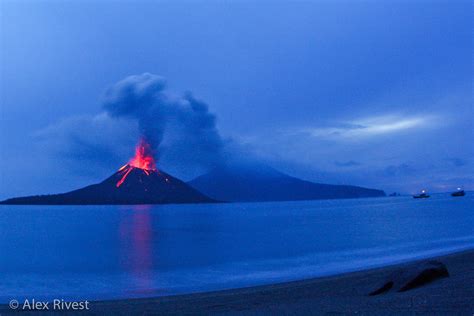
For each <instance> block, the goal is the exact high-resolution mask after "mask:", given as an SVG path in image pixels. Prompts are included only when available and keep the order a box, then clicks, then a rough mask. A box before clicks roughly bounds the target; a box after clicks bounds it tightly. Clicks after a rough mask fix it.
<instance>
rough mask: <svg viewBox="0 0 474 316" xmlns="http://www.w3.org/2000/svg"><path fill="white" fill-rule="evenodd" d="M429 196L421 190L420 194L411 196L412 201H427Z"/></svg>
mask: <svg viewBox="0 0 474 316" xmlns="http://www.w3.org/2000/svg"><path fill="white" fill-rule="evenodd" d="M429 197H430V196H429V194H428V193H426V190H421V193H420V194H415V195H413V198H414V199H427V198H429Z"/></svg>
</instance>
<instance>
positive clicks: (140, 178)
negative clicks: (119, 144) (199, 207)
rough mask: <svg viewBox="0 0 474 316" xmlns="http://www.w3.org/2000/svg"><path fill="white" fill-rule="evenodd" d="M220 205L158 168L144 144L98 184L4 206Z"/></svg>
mask: <svg viewBox="0 0 474 316" xmlns="http://www.w3.org/2000/svg"><path fill="white" fill-rule="evenodd" d="M211 202H217V201H216V200H213V199H211V198H209V197H207V196H206V195H204V194H202V193H200V192H199V191H198V190H196V189H194V188H192V187H191V186H189V185H188V184H186V183H184V182H183V181H181V180H179V179H177V178H175V177H173V176H171V175H169V174H167V173H165V172H163V171H161V170H158V169H157V168H156V163H155V160H154V158H153V155H152V154H151V149H150V146H149V145H148V144H147V143H146V142H144V141H143V140H142V141H140V143H139V144H138V146H137V148H136V150H135V156H134V157H133V158H132V159H131V160H130V162H129V163H128V164H126V165H124V166H123V167H122V168H120V169H119V170H118V171H117V172H115V173H114V174H113V175H111V176H110V177H108V178H107V179H105V180H104V181H102V182H101V183H98V184H93V185H89V186H87V187H84V188H81V189H78V190H74V191H71V192H67V193H62V194H52V195H36V196H26V197H18V198H12V199H8V200H5V201H2V202H0V203H1V204H38V205H89V204H170V203H173V204H174V203H211Z"/></svg>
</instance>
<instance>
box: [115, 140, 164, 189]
mask: <svg viewBox="0 0 474 316" xmlns="http://www.w3.org/2000/svg"><path fill="white" fill-rule="evenodd" d="M127 167H128V168H127ZM134 168H139V169H142V170H143V172H145V173H146V175H147V176H149V175H150V173H151V172H152V171H156V162H155V158H153V151H152V149H151V146H150V144H148V143H147V142H146V141H145V140H144V139H143V138H142V139H140V142H139V143H138V145H137V147H136V148H135V156H134V157H133V158H132V159H131V160H130V161H129V163H128V164H126V165H125V166H123V167H121V168H120V169H119V170H118V171H119V172H123V175H122V178H121V179H120V180H119V181H118V182H117V185H116V186H117V188H118V187H119V186H121V185H122V184H123V183H124V181H125V179H126V178H127V176H128V175H129V173H130V172H131V171H132V170H133V169H134Z"/></svg>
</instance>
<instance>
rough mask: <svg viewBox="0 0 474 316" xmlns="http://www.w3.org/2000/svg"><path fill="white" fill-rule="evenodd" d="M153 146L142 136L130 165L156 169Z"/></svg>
mask: <svg viewBox="0 0 474 316" xmlns="http://www.w3.org/2000/svg"><path fill="white" fill-rule="evenodd" d="M152 152H153V151H152V149H151V146H150V145H149V144H148V143H147V142H146V141H145V140H144V139H143V138H142V139H141V140H140V142H139V143H138V145H137V147H136V148H135V157H133V158H132V160H131V161H130V162H129V165H130V166H132V167H135V168H140V169H143V170H147V171H148V170H156V162H155V158H153V154H152Z"/></svg>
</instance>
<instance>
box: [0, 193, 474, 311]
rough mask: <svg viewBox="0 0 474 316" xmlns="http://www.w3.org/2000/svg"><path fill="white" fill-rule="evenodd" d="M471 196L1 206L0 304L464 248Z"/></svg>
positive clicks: (243, 278) (182, 288) (300, 275)
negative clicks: (13, 300)
mask: <svg viewBox="0 0 474 316" xmlns="http://www.w3.org/2000/svg"><path fill="white" fill-rule="evenodd" d="M473 197H474V194H473V193H472V192H468V194H467V196H465V197H459V198H453V197H451V196H449V194H434V195H432V197H431V198H429V199H420V200H415V199H413V198H411V197H408V196H407V197H387V198H367V199H350V200H320V201H297V202H265V203H222V204H193V205H191V204H187V205H140V206H13V205H1V206H0V275H1V277H2V278H1V280H2V281H1V282H0V302H2V303H6V302H8V301H9V300H11V299H17V300H22V299H25V298H29V299H31V298H35V299H43V300H51V299H67V300H86V299H87V300H98V299H120V298H131V297H151V296H162V295H172V294H182V293H191V292H201V291H211V290H220V289H230V288H237V287H245V286H253V285H263V284H270V283H276V282H284V281H291V280H299V279H304V278H310V277H319V276H328V275H334V274H340V273H344V272H350V271H356V270H363V269H368V268H373V267H379V266H385V265H390V264H394V263H399V262H403V261H409V260H413V259H417V258H425V257H430V256H434V255H440V254H446V253H451V252H456V251H460V250H464V249H472V248H474V203H473V202H474V199H473Z"/></svg>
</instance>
